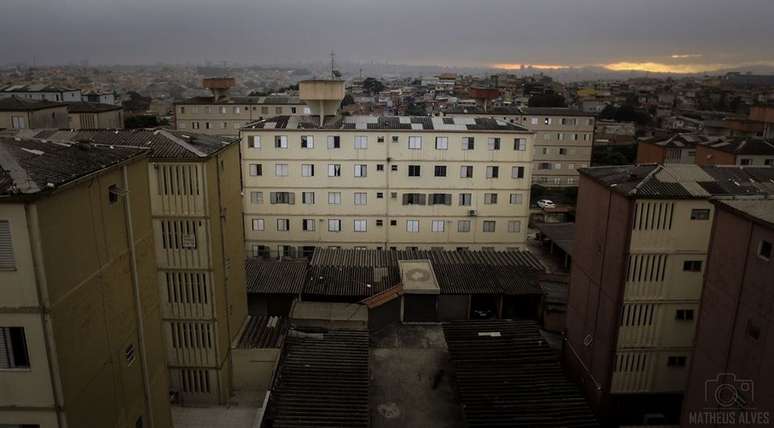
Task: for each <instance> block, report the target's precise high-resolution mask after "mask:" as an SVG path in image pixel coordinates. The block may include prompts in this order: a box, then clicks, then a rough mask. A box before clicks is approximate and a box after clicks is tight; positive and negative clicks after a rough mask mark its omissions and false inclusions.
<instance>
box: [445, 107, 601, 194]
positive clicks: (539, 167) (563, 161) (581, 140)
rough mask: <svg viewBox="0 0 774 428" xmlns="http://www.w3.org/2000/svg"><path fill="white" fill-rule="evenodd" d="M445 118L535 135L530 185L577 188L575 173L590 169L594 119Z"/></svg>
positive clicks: (539, 112) (501, 114) (568, 114)
mask: <svg viewBox="0 0 774 428" xmlns="http://www.w3.org/2000/svg"><path fill="white" fill-rule="evenodd" d="M444 116H447V117H488V118H492V119H497V120H503V121H506V122H510V123H513V124H516V125H520V126H522V127H524V128H526V129H528V130H529V131H532V132H534V133H535V143H534V146H533V149H534V153H533V155H534V156H533V168H532V169H533V172H532V183H535V184H540V185H542V186H547V187H563V186H577V185H578V169H579V168H585V167H587V166H589V165H591V149H592V145H593V143H594V129H595V120H596V119H595V117H594V115H593V114H591V113H585V112H582V111H578V110H574V109H569V108H533V107H529V108H526V109H523V110H517V109H512V108H499V109H498V108H495V109H492V110H491V111H490V112H467V111H465V112H452V113H445V114H444Z"/></svg>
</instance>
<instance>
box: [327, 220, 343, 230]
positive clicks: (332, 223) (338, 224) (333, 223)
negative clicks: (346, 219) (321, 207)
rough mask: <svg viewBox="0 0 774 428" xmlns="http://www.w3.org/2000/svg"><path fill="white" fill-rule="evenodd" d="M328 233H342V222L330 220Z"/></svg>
mask: <svg viewBox="0 0 774 428" xmlns="http://www.w3.org/2000/svg"><path fill="white" fill-rule="evenodd" d="M328 232H341V220H339V219H336V218H332V219H329V220H328Z"/></svg>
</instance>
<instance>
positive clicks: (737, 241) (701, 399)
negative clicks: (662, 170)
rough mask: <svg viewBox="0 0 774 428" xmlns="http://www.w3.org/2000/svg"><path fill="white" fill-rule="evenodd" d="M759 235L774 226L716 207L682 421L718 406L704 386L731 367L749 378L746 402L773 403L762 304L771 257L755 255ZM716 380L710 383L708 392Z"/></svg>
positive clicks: (769, 233)
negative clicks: (750, 385) (754, 329)
mask: <svg viewBox="0 0 774 428" xmlns="http://www.w3.org/2000/svg"><path fill="white" fill-rule="evenodd" d="M761 240H767V241H768V242H774V229H772V228H770V227H764V226H761V225H760V224H757V223H752V222H751V221H749V220H748V219H746V218H744V217H741V216H738V215H736V214H735V213H733V212H731V211H728V210H726V209H723V208H719V209H718V211H717V213H716V217H715V224H714V228H713V236H712V243H711V245H710V249H709V261H710V263H709V265H708V267H707V271H706V274H705V281H704V287H703V290H702V303H701V311H700V313H699V314H698V326H697V333H696V348H695V350H694V353H693V364H692V366H691V370H690V377H689V381H688V388H687V391H686V398H685V405H684V408H683V423H684V424H688V421H689V416H690V415H689V412H701V411H702V410H703V409H705V408H708V407H709V408H715V407H718V403H716V402H714V401H713V400H712V398H711V397H712V396H710V400H709V402H708V401H707V400H705V387H706V385H707V382H708V381H709V382H713V380H714V379H717V376H718V374H720V373H733V374H734V375H735V376H736V377H737V379H739V380H744V381H747V380H751V381H752V382H753V388H754V389H753V393H754V394H753V396H750V395H749V394H746V397H745V398H746V399H747V400H748V401H749V407H750V408H755V409H757V410H763V411H766V410H769V411H770V409H772V408H774V398H773V397H774V389H773V388H774V372H772V370H771V369H770V366H771V359H772V356H774V347H772V343H774V342H773V340H774V322H772V318H771V315H770V311H769V310H768V309H766V308H770V307H771V305H773V304H774V296H772V294H771V292H770V291H771V290H770V284H771V278H772V275H774V262H773V261H771V260H768V261H767V260H764V259H762V258H760V257H758V255H757V253H758V248H759V245H760V242H761ZM750 326H755V327H757V328H758V329H759V336H758V338H757V339H756V338H755V337H753V336H752V335H751V334H750V330H749V329H750ZM726 381H727V380H726ZM716 385H717V383H711V384H710V388H713V389H711V390H710V391H709V392H710V393H714V388H715V386H716ZM696 425H697V426H712V425H709V424H705V425H700V424H696Z"/></svg>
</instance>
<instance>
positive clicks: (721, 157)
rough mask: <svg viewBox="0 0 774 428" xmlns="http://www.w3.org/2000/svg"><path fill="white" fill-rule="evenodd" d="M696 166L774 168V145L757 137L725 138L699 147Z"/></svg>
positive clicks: (697, 148)
mask: <svg viewBox="0 0 774 428" xmlns="http://www.w3.org/2000/svg"><path fill="white" fill-rule="evenodd" d="M696 164H698V165H755V166H761V165H769V166H774V143H772V142H770V141H766V140H763V139H760V138H755V137H737V138H730V137H729V138H723V139H721V140H719V141H716V142H712V143H708V144H704V145H699V146H697V147H696Z"/></svg>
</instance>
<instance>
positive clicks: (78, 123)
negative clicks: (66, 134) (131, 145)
mask: <svg viewBox="0 0 774 428" xmlns="http://www.w3.org/2000/svg"><path fill="white" fill-rule="evenodd" d="M68 127H69V128H71V129H97V128H109V129H115V128H123V127H124V113H123V110H120V109H119V110H112V111H105V112H99V113H69V114H68Z"/></svg>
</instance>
